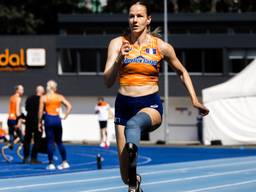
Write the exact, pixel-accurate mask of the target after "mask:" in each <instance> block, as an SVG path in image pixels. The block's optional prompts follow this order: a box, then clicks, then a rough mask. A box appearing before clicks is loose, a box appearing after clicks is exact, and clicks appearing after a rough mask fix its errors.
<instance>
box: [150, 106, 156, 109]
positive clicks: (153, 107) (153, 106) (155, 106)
mask: <svg viewBox="0 0 256 192" xmlns="http://www.w3.org/2000/svg"><path fill="white" fill-rule="evenodd" d="M150 107H151V108H154V109H155V108H158V105H150Z"/></svg>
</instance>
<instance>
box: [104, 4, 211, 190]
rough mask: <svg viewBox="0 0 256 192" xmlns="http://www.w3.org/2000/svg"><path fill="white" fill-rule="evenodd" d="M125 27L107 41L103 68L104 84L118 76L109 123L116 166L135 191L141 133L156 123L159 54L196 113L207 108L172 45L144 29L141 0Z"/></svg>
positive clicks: (159, 114)
mask: <svg viewBox="0 0 256 192" xmlns="http://www.w3.org/2000/svg"><path fill="white" fill-rule="evenodd" d="M128 21H129V27H130V32H129V33H128V34H127V35H124V36H119V37H117V38H114V39H112V40H111V42H110V44H109V47H108V57H107V61H106V66H105V70H104V78H105V84H106V85H107V86H108V87H111V86H112V85H113V84H114V82H115V80H116V79H117V78H118V79H119V84H120V87H119V90H118V94H117V97H116V102H115V125H116V139H117V145H118V154H119V160H120V171H121V176H122V179H123V182H124V183H125V184H128V185H129V189H128V190H129V191H130V192H136V191H141V189H140V181H141V177H140V176H138V175H137V170H136V168H137V164H136V162H137V152H138V146H139V142H140V135H141V132H149V131H152V130H154V129H156V128H157V127H159V126H160V124H161V122H162V112H163V108H162V103H161V100H160V96H159V93H158V91H159V87H158V76H159V68H160V62H161V61H162V60H163V59H165V60H166V61H167V62H168V63H169V65H170V66H171V67H172V68H173V69H174V70H175V71H177V73H178V75H179V77H180V79H181V81H182V82H183V83H184V85H185V87H186V89H187V91H188V94H189V95H190V98H191V101H192V104H193V106H194V107H195V108H197V109H198V110H199V111H200V113H201V114H202V115H207V114H208V112H209V110H208V109H207V108H206V107H205V106H204V105H203V104H201V103H200V102H199V100H198V98H197V96H196V93H195V90H194V87H193V85H192V81H191V79H190V76H189V74H188V72H187V71H186V69H185V68H184V67H183V65H182V64H181V62H180V61H179V60H178V58H177V57H176V54H175V51H174V49H173V47H172V46H171V45H170V44H168V43H166V42H164V41H162V40H161V39H160V38H157V37H155V36H153V35H152V34H151V33H150V32H149V26H150V23H151V16H150V11H149V8H148V5H147V4H146V2H145V1H133V2H132V3H131V6H130V9H129V18H128Z"/></svg>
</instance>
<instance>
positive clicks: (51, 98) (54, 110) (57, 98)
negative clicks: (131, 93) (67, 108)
mask: <svg viewBox="0 0 256 192" xmlns="http://www.w3.org/2000/svg"><path fill="white" fill-rule="evenodd" d="M60 107H61V95H59V94H57V93H54V94H52V95H46V101H45V111H46V113H48V114H49V115H59V112H60Z"/></svg>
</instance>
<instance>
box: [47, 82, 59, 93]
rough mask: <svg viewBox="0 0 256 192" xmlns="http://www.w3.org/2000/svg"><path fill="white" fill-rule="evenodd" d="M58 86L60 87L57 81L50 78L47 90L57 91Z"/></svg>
mask: <svg viewBox="0 0 256 192" xmlns="http://www.w3.org/2000/svg"><path fill="white" fill-rule="evenodd" d="M57 87H58V84H57V83H56V81H54V80H49V81H48V82H47V86H46V89H47V92H49V91H57Z"/></svg>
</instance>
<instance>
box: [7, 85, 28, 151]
mask: <svg viewBox="0 0 256 192" xmlns="http://www.w3.org/2000/svg"><path fill="white" fill-rule="evenodd" d="M23 94H24V88H23V86H22V85H17V86H16V87H15V92H14V94H13V95H12V96H11V97H10V101H9V113H8V120H7V124H8V133H9V137H10V139H9V142H10V148H11V149H12V148H13V144H14V134H15V133H16V134H17V137H19V139H20V140H21V141H23V134H22V130H21V122H22V117H23V115H22V113H21V97H22V95H23Z"/></svg>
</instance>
